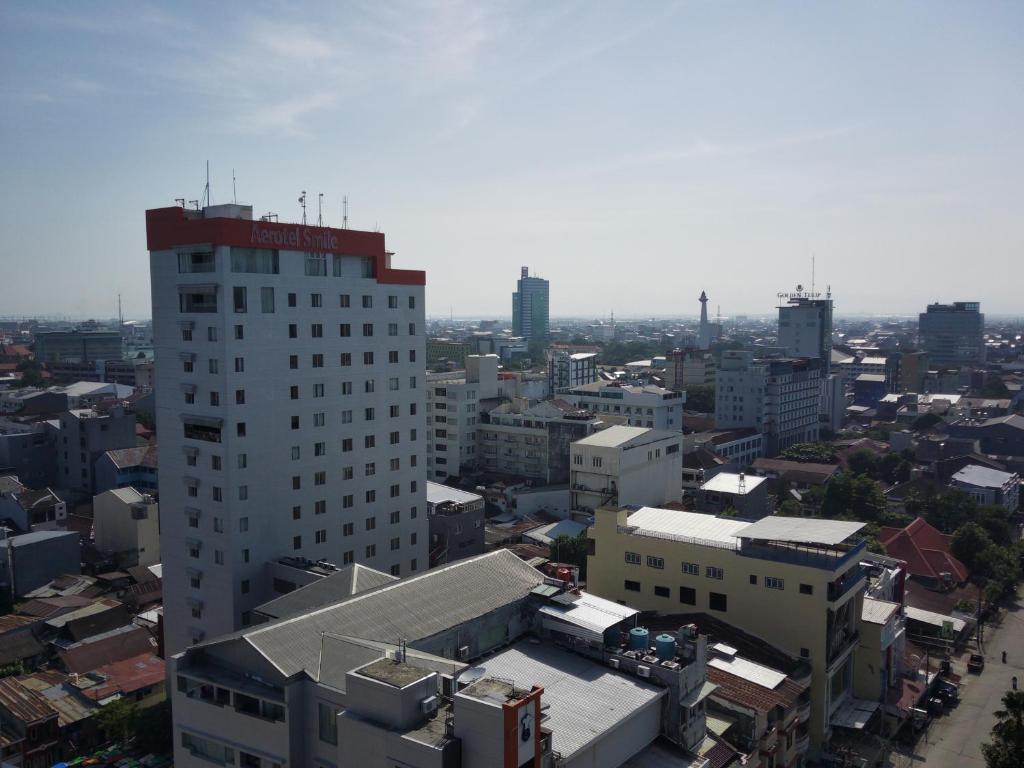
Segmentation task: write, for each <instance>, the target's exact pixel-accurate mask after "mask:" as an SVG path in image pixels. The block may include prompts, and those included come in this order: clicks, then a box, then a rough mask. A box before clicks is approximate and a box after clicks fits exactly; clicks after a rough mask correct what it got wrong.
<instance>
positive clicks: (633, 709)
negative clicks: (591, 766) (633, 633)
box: [459, 641, 668, 760]
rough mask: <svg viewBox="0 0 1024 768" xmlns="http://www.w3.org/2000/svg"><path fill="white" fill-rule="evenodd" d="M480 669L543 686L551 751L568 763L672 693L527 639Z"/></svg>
mask: <svg viewBox="0 0 1024 768" xmlns="http://www.w3.org/2000/svg"><path fill="white" fill-rule="evenodd" d="M475 669H478V670H480V672H479V674H480V676H481V677H496V678H501V679H504V680H511V681H512V682H514V683H515V685H516V686H517V687H519V688H522V689H524V690H530V687H531V686H533V685H539V686H542V687H543V688H544V704H545V705H546V711H545V714H546V719H545V720H544V727H545V728H548V729H550V730H551V742H552V743H551V746H552V748H553V749H555V750H556V751H558V752H560V753H561V755H562V757H563V758H564V759H566V760H568V759H569V758H571V757H572V756H573V755H574V754H576V753H577V752H579V751H580V750H581V749H583V748H585V747H587V746H589V745H591V744H593V743H594V742H595V741H597V740H599V739H602V738H611V739H614V738H615V736H616V735H620V734H616V730H617V729H619V728H621V727H626V724H627V721H629V720H631V719H632V718H634V717H636V716H637V715H638V714H639V713H640V711H642V710H644V709H646V708H647V707H659V706H660V705H659V703H658V700H659V699H660V698H661V697H662V696H664V695H666V693H667V692H668V689H666V688H657V687H655V686H653V685H651V684H649V683H645V682H644V681H642V680H639V679H637V678H635V677H628V676H626V675H620V674H619V673H617V672H614V671H612V670H611V669H609V668H607V667H605V666H602V665H600V664H598V663H596V662H593V661H590V660H589V659H586V658H584V657H583V656H579V655H577V654H574V653H570V652H568V651H563V650H561V649H560V648H556V647H554V646H552V645H547V644H544V645H533V644H532V643H529V642H525V641H521V642H518V643H515V644H514V645H512V646H511V647H510V648H508V649H507V650H505V651H502V652H501V653H498V654H495V655H494V656H491V657H489V658H487V659H485V660H483V661H481V662H480V663H479V664H478V665H477V667H476V668H475ZM476 674H477V673H476V672H474V676H476ZM459 695H463V694H459Z"/></svg>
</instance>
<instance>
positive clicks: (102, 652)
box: [57, 624, 155, 673]
mask: <svg viewBox="0 0 1024 768" xmlns="http://www.w3.org/2000/svg"><path fill="white" fill-rule="evenodd" d="M154 646H155V643H154V642H153V638H152V636H151V635H150V634H149V632H148V631H146V630H145V629H143V628H142V627H137V626H135V625H134V624H128V625H126V626H123V627H118V628H117V629H114V630H111V631H109V632H104V633H103V634H100V635H94V636H93V637H89V638H86V639H85V640H82V641H80V642H77V643H73V644H71V645H69V646H68V647H66V648H61V649H58V651H57V653H58V655H59V656H60V660H61V661H62V662H63V663H64V666H65V667H66V668H67V670H68V672H77V673H84V672H91V671H92V670H94V669H98V668H99V667H102V666H104V665H106V664H113V663H114V662H118V661H121V660H123V659H128V658H131V657H132V656H138V655H139V654H143V653H152V652H153V650H154Z"/></svg>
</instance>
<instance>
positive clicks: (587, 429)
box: [477, 398, 603, 485]
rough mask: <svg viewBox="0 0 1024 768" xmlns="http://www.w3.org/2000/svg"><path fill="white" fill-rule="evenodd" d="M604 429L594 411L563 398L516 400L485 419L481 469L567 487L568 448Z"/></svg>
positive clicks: (480, 433)
mask: <svg viewBox="0 0 1024 768" xmlns="http://www.w3.org/2000/svg"><path fill="white" fill-rule="evenodd" d="M602 426H603V423H602V422H601V420H600V419H598V418H595V417H594V416H593V415H592V414H591V413H590V411H587V410H585V409H581V408H579V407H577V406H574V405H571V404H569V403H567V402H566V401H565V400H561V399H555V400H544V401H542V402H539V403H535V404H534V405H529V404H528V401H525V400H523V399H522V398H516V399H514V400H512V401H510V402H508V403H502V404H501V405H499V406H498V407H497V408H495V409H493V410H491V411H490V412H489V413H487V414H486V416H485V417H484V423H483V424H481V425H480V429H479V430H478V432H477V438H478V440H477V448H478V451H479V457H478V458H479V466H480V467H481V468H482V469H485V470H488V471H490V472H498V473H501V474H506V475H515V476H518V477H525V478H529V479H531V480H540V481H542V482H543V483H545V484H548V485H556V484H562V483H567V482H569V471H570V466H569V453H570V446H571V445H572V443H573V442H575V441H577V440H581V439H583V438H584V437H586V436H587V435H589V434H591V433H593V432H594V431H595V430H597V429H599V428H600V427H602Z"/></svg>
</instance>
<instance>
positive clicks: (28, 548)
mask: <svg viewBox="0 0 1024 768" xmlns="http://www.w3.org/2000/svg"><path fill="white" fill-rule="evenodd" d="M79 550H80V544H79V536H78V534H77V533H75V532H74V531H35V532H33V533H23V534H21V535H20V536H6V537H5V538H3V539H0V589H2V591H4V592H6V593H8V594H11V595H14V596H15V597H21V596H23V595H26V594H28V593H30V592H32V591H33V590H34V589H37V588H38V587H41V586H43V585H44V584H46V583H48V582H49V581H50V580H51V579H53V578H54V577H56V576H59V575H62V574H77V573H79V572H80V571H81V553H80V551H79Z"/></svg>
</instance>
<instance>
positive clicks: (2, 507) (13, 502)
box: [0, 475, 68, 533]
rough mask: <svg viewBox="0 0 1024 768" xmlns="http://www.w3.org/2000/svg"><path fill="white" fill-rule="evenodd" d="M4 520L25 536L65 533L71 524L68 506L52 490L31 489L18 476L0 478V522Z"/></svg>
mask: <svg viewBox="0 0 1024 768" xmlns="http://www.w3.org/2000/svg"><path fill="white" fill-rule="evenodd" d="M4 520H8V521H10V522H11V523H13V524H14V526H15V528H16V529H17V530H18V531H19V532H22V533H28V532H30V531H62V530H64V529H65V528H66V527H67V523H68V505H67V502H65V501H64V499H62V498H61V497H60V496H58V495H57V494H56V493H55V492H54V491H53V490H52V489H50V488H39V489H33V488H28V487H27V486H25V485H23V484H22V483H21V480H20V479H19V478H18V477H17V476H16V475H6V476H3V477H0V521H4Z"/></svg>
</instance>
